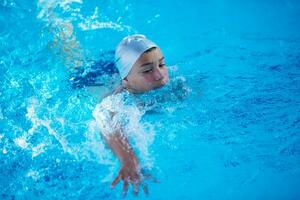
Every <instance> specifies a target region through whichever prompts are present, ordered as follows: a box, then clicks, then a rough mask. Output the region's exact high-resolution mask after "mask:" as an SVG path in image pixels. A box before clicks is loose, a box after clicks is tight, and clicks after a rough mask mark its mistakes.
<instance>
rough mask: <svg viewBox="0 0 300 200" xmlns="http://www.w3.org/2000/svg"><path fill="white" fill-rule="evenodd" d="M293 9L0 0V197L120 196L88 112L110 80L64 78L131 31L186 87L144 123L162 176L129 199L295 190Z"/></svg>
mask: <svg viewBox="0 0 300 200" xmlns="http://www.w3.org/2000/svg"><path fill="white" fill-rule="evenodd" d="M299 18H300V3H299V2H298V1H296V0H294V1H279V0H276V1H270V0H265V1H258V0H254V1H236V0H227V1H225V0H224V1H221V0H212V1H205V0H201V1H179V0H175V1H172V3H171V2H169V1H165V0H163V1H126V0H121V1H84V0H82V1H81V0H69V1H64V2H60V1H56V0H51V1H42V0H40V1H20V0H18V1H17V0H14V1H13V0H0V24H1V26H0V56H1V57H0V103H1V104H0V105H1V107H0V108H1V109H0V163H1V167H0V195H1V199H119V198H120V196H121V185H118V186H117V188H115V189H114V190H110V188H109V185H110V183H111V181H112V180H113V178H114V177H115V175H116V174H117V172H118V167H119V163H118V161H117V160H116V159H115V158H114V156H113V155H112V153H111V152H110V151H109V149H107V148H106V146H105V143H104V142H103V141H102V139H101V137H100V134H99V130H98V129H97V124H96V123H95V119H94V118H93V115H92V112H93V110H94V109H95V106H96V105H97V103H99V101H100V100H101V98H103V95H105V94H106V93H107V92H109V91H110V90H111V88H113V87H114V86H115V85H117V84H118V82H119V80H118V77H117V76H116V75H107V76H105V75H104V76H101V77H99V78H98V80H97V81H98V82H99V83H103V84H100V85H101V86H99V84H98V86H96V87H81V88H74V87H73V86H72V84H71V82H70V79H71V78H72V73H73V72H74V68H78V67H82V68H85V69H87V70H88V69H90V66H93V64H94V63H95V62H97V61H99V59H100V60H101V59H103V55H107V52H110V51H113V50H114V47H115V46H116V45H117V43H118V42H119V41H120V40H121V38H123V37H124V36H126V35H128V34H133V33H143V34H145V35H147V36H148V37H149V38H150V39H152V40H153V41H155V42H156V43H158V44H159V45H160V46H161V48H162V50H163V53H164V55H165V57H166V63H167V65H168V66H169V69H170V75H171V79H180V80H185V81H184V85H185V87H186V88H187V90H188V91H189V92H188V94H187V96H186V97H185V98H184V99H182V100H180V101H170V102H166V103H165V104H163V107H162V109H161V110H160V111H159V112H155V113H152V114H149V115H147V116H145V118H144V120H143V121H141V122H140V123H141V124H142V125H145V126H146V127H147V130H148V131H149V132H151V134H150V135H151V137H150V140H151V143H150V144H149V141H148V139H149V137H148V136H149V135H147V137H145V139H144V140H142V141H141V145H145V147H146V150H147V152H149V155H150V157H151V164H152V169H151V173H152V174H153V175H154V176H155V177H156V178H157V179H159V183H152V182H149V183H148V185H149V196H148V197H146V196H145V195H144V194H143V193H140V194H139V197H138V199H156V200H157V199H181V200H182V199H188V200H190V199H272V200H274V199H284V200H288V199H290V200H296V199H300V192H299V189H298V188H299V185H300V170H299V169H300V157H299V154H300V136H299V132H300V131H299V130H300V114H299V113H300V37H299V35H300V22H299ZM132 117H133V118H134V117H136V116H135V115H133V116H132ZM143 123H144V124H143ZM146 132H147V131H146ZM140 159H143V158H140ZM149 162H150V161H149ZM127 199H137V198H136V197H133V195H132V194H131V192H129V193H128V195H127Z"/></svg>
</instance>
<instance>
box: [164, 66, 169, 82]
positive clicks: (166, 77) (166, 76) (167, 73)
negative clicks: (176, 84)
mask: <svg viewBox="0 0 300 200" xmlns="http://www.w3.org/2000/svg"><path fill="white" fill-rule="evenodd" d="M164 75H165V76H164V78H165V79H166V80H169V72H168V69H167V68H165V72H164Z"/></svg>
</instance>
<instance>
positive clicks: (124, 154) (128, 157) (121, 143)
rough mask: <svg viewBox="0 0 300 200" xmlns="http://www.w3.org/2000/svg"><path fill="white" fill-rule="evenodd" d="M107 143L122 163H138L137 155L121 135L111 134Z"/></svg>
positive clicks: (107, 138)
mask: <svg viewBox="0 0 300 200" xmlns="http://www.w3.org/2000/svg"><path fill="white" fill-rule="evenodd" d="M106 141H107V144H108V145H109V147H110V148H111V150H112V151H113V152H114V154H115V155H116V156H117V157H118V159H119V160H120V161H121V163H126V162H132V161H133V162H135V163H137V158H136V155H135V153H134V151H133V149H132V147H131V146H130V144H129V142H128V140H127V138H126V137H125V136H123V135H121V134H120V133H115V134H111V135H109V136H108V137H106Z"/></svg>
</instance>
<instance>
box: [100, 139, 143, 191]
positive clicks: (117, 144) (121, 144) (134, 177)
mask: <svg viewBox="0 0 300 200" xmlns="http://www.w3.org/2000/svg"><path fill="white" fill-rule="evenodd" d="M105 139H106V141H107V144H108V145H109V147H110V148H111V150H112V151H113V152H114V154H115V155H116V156H117V157H118V159H119V160H120V162H121V169H120V171H119V174H118V176H117V177H116V178H115V180H114V181H113V182H112V184H111V188H114V187H115V186H116V185H117V184H118V182H119V181H120V180H121V179H122V180H123V181H124V184H123V196H125V195H126V192H127V190H128V185H129V183H131V184H132V185H133V187H134V193H135V194H137V193H138V186H139V184H141V183H142V180H141V179H142V176H141V174H140V168H139V163H138V159H137V157H136V155H135V153H134V151H133V149H132V148H131V146H130V145H129V143H128V140H127V138H126V137H125V136H123V135H122V134H120V133H114V134H110V135H108V136H106V137H105ZM143 188H144V192H145V193H146V194H147V193H148V189H147V187H146V185H143Z"/></svg>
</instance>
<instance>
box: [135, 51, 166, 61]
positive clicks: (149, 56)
mask: <svg viewBox="0 0 300 200" xmlns="http://www.w3.org/2000/svg"><path fill="white" fill-rule="evenodd" d="M162 57H163V54H162V52H161V50H160V48H156V49H153V50H152V51H150V52H146V53H143V54H142V55H141V57H139V59H138V60H137V63H139V64H143V63H145V62H157V61H159V59H161V58H162Z"/></svg>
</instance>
